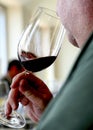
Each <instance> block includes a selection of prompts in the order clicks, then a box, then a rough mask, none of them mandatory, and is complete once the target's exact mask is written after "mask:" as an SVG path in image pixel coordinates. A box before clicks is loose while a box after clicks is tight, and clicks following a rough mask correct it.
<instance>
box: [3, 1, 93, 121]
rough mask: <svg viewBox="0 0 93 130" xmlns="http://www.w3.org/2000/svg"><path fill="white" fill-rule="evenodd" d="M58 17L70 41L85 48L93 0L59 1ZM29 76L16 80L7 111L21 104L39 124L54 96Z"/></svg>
mask: <svg viewBox="0 0 93 130" xmlns="http://www.w3.org/2000/svg"><path fill="white" fill-rule="evenodd" d="M57 14H58V15H59V16H60V19H61V21H62V24H63V25H64V27H65V28H66V30H67V33H68V38H69V41H70V42H71V43H72V44H73V45H75V46H77V47H80V48H82V46H83V45H84V43H85V41H86V40H87V39H88V37H89V35H90V34H91V32H92V31H93V0H58V2H57ZM26 73H27V72H22V73H21V74H18V75H17V76H16V77H15V78H14V79H13V82H12V85H11V91H10V94H9V97H8V100H7V103H6V110H5V112H6V115H9V114H10V113H11V111H12V109H14V110H15V109H17V108H18V103H19V102H21V103H22V104H23V105H24V106H25V109H26V112H27V114H28V116H29V117H30V118H31V119H32V120H33V121H35V122H38V121H39V119H40V117H41V115H42V113H43V111H44V110H45V108H46V106H47V105H48V103H49V102H50V100H51V99H52V97H53V96H52V94H51V92H50V91H49V89H48V87H47V85H46V84H44V82H43V81H42V80H40V79H39V78H37V77H36V76H34V75H33V74H32V73H30V72H28V73H27V74H26Z"/></svg>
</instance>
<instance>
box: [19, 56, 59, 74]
mask: <svg viewBox="0 0 93 130" xmlns="http://www.w3.org/2000/svg"><path fill="white" fill-rule="evenodd" d="M55 59H56V56H48V57H42V58H35V59H32V60H27V61H22V62H21V63H22V65H23V66H24V68H25V69H27V70H29V71H32V72H37V71H40V70H42V69H45V68H47V67H48V66H50V65H51V64H52V63H53V62H54V60H55Z"/></svg>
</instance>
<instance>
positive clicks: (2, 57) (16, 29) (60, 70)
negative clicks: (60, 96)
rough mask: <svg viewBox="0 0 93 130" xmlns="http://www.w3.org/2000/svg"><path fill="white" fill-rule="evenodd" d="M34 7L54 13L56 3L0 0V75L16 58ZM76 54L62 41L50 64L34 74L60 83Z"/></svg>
mask: <svg viewBox="0 0 93 130" xmlns="http://www.w3.org/2000/svg"><path fill="white" fill-rule="evenodd" d="M38 6H44V7H47V8H50V9H53V10H56V0H0V76H2V75H3V74H5V73H6V68H7V63H8V61H9V60H12V59H14V58H17V45H18V41H19V38H20V35H21V33H22V31H23V30H24V28H25V26H26V25H27V24H28V22H29V20H30V18H31V16H32V14H33V12H34V10H35V9H36V7H38ZM78 53H79V49H78V48H76V47H74V46H72V45H71V44H70V43H69V42H68V40H67V38H65V40H64V42H63V44H62V48H61V50H60V53H59V56H58V57H57V59H56V61H55V62H54V64H52V65H51V66H50V67H49V68H47V69H45V70H43V71H41V72H38V73H36V75H38V76H39V77H40V78H42V79H44V80H57V81H62V82H64V80H65V79H66V77H67V75H68V72H69V71H70V69H71V67H72V65H73V63H74V60H75V59H76V57H77V55H78Z"/></svg>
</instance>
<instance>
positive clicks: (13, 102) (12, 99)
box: [8, 89, 20, 110]
mask: <svg viewBox="0 0 93 130" xmlns="http://www.w3.org/2000/svg"><path fill="white" fill-rule="evenodd" d="M19 95H20V93H19V90H18V89H11V91H10V92H9V96H8V102H9V104H10V106H11V108H12V109H13V110H16V109H17V108H18V103H19V102H18V99H19Z"/></svg>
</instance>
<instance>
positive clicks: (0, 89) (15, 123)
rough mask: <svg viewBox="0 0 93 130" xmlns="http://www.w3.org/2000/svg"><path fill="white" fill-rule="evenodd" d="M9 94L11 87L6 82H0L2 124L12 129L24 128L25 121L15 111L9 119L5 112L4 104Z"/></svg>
mask: <svg viewBox="0 0 93 130" xmlns="http://www.w3.org/2000/svg"><path fill="white" fill-rule="evenodd" d="M8 93H9V86H8V84H7V82H6V81H0V124H3V125H5V126H8V127H11V128H22V127H24V126H25V124H26V122H25V119H24V118H23V117H22V116H21V115H20V114H19V113H18V112H16V111H13V112H12V113H11V115H10V116H9V117H6V115H5V112H4V104H5V102H6V99H7V96H8Z"/></svg>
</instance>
